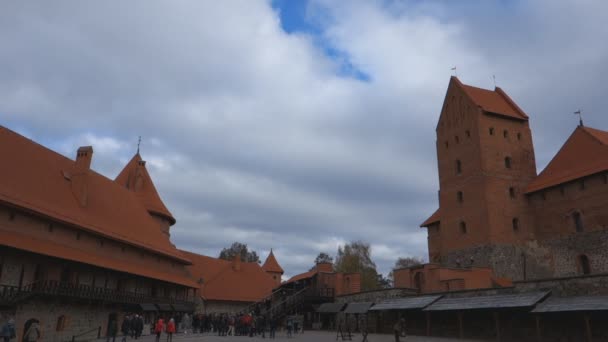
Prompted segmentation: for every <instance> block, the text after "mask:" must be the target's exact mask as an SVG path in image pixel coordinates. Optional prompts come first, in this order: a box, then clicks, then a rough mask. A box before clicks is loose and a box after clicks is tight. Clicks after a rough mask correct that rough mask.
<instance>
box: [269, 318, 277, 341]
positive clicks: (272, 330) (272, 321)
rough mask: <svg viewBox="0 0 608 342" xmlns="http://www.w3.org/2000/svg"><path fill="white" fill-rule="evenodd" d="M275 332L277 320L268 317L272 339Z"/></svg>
mask: <svg viewBox="0 0 608 342" xmlns="http://www.w3.org/2000/svg"><path fill="white" fill-rule="evenodd" d="M276 332H277V320H276V319H274V318H273V317H270V338H271V339H274V335H275V333H276Z"/></svg>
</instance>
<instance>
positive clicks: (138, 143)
mask: <svg viewBox="0 0 608 342" xmlns="http://www.w3.org/2000/svg"><path fill="white" fill-rule="evenodd" d="M139 145H141V135H140V136H139V140H137V154H139Z"/></svg>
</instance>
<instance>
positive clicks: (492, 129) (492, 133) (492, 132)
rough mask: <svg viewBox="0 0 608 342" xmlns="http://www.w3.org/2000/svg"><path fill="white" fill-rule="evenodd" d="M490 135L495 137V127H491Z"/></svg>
mask: <svg viewBox="0 0 608 342" xmlns="http://www.w3.org/2000/svg"><path fill="white" fill-rule="evenodd" d="M490 135H494V127H490Z"/></svg>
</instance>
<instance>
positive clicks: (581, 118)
mask: <svg viewBox="0 0 608 342" xmlns="http://www.w3.org/2000/svg"><path fill="white" fill-rule="evenodd" d="M574 115H578V124H579V126H581V127H583V113H582V112H581V110H580V109H579V110H577V111H576V112H574Z"/></svg>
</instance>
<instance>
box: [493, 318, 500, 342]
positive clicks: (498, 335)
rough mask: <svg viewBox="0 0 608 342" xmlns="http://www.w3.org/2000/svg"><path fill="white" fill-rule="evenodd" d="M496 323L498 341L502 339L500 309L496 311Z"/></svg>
mask: <svg viewBox="0 0 608 342" xmlns="http://www.w3.org/2000/svg"><path fill="white" fill-rule="evenodd" d="M494 324H495V326H496V341H500V316H499V314H498V311H494Z"/></svg>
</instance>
